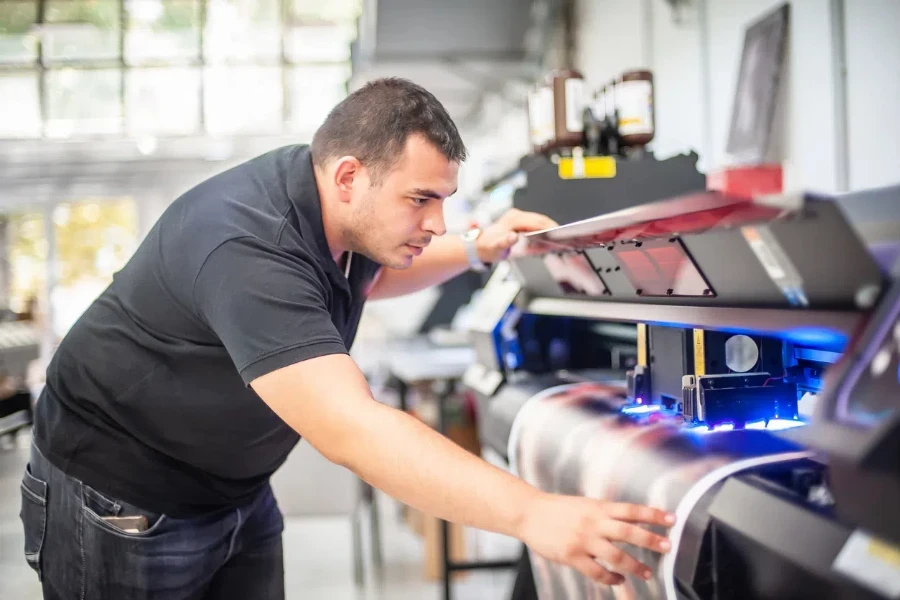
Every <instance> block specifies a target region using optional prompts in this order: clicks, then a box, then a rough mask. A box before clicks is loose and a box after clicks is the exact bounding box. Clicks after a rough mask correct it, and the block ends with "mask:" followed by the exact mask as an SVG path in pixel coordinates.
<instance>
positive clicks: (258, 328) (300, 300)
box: [193, 238, 347, 385]
mask: <svg viewBox="0 0 900 600" xmlns="http://www.w3.org/2000/svg"><path fill="white" fill-rule="evenodd" d="M313 261H314V259H313V258H312V257H311V256H308V257H302V256H300V257H298V256H296V255H294V254H288V253H287V252H284V251H283V250H281V249H280V248H278V247H275V246H271V245H268V244H265V243H264V242H261V241H259V240H256V239H253V238H241V239H235V240H230V241H227V242H225V243H223V244H222V245H220V246H219V247H218V248H216V249H215V250H214V251H213V252H212V253H211V254H210V255H209V257H208V258H207V259H206V261H205V262H204V264H203V266H202V267H201V268H200V271H199V273H198V274H197V278H196V280H195V281H194V289H193V294H194V303H195V309H196V310H197V313H198V315H199V316H200V318H201V319H202V320H203V321H204V322H205V323H206V324H207V325H208V326H209V327H210V328H211V329H212V330H213V332H214V333H215V334H216V335H217V336H218V337H219V339H220V340H221V342H222V344H223V345H224V346H225V349H226V350H227V352H228V354H229V355H230V356H231V359H232V360H233V361H234V364H235V366H236V367H237V370H238V372H239V373H240V375H241V378H242V379H243V380H244V383H245V384H247V385H249V384H250V382H251V381H253V380H254V379H256V378H257V377H260V376H261V375H265V374H266V373H269V372H271V371H275V370H277V369H280V368H282V367H286V366H288V365H291V364H294V363H296V362H300V361H303V360H308V359H310V358H315V357H318V356H324V355H327V354H347V349H346V347H345V345H344V342H343V340H342V339H341V336H340V335H339V333H338V331H337V328H336V327H335V326H334V324H333V323H332V321H331V314H330V312H329V310H328V303H327V301H326V297H327V296H326V292H325V287H324V285H323V283H322V280H321V277H322V275H320V274H319V273H320V272H321V271H317V269H318V266H317V265H314V262H313Z"/></svg>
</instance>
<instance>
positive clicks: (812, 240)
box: [464, 186, 900, 600]
mask: <svg viewBox="0 0 900 600" xmlns="http://www.w3.org/2000/svg"><path fill="white" fill-rule="evenodd" d="M475 310H476V318H475V319H474V320H473V340H474V343H475V348H476V354H477V356H478V361H477V363H476V364H474V365H472V367H471V368H470V369H469V372H468V373H467V374H466V377H465V378H464V383H465V385H466V386H467V387H468V388H469V389H471V390H472V391H473V392H474V393H475V395H476V396H477V398H478V408H479V427H480V430H481V436H482V442H483V445H484V446H485V447H488V448H491V449H492V450H493V451H494V453H495V454H496V455H499V457H500V458H502V459H503V460H506V461H507V462H508V464H509V468H510V470H511V471H513V472H514V473H515V474H517V475H518V476H520V477H522V478H523V479H525V480H526V481H528V482H529V483H531V484H533V485H535V486H537V487H539V488H541V489H543V490H546V491H550V492H559V493H566V494H578V495H586V496H589V497H596V498H602V499H606V500H613V501H628V502H639V503H646V504H651V505H655V506H659V507H661V508H665V509H668V510H672V511H674V512H675V513H676V514H677V516H678V521H677V523H676V525H675V526H674V527H673V528H672V529H671V530H670V531H669V532H668V534H669V536H670V539H671V540H672V543H673V550H672V551H671V552H670V553H668V554H666V555H665V556H662V557H660V556H657V555H653V554H651V553H649V552H645V551H642V550H638V549H634V548H631V549H630V550H631V551H633V552H634V554H635V556H636V557H637V558H638V559H639V560H642V561H644V562H646V563H647V564H650V565H651V566H653V567H655V569H654V570H655V573H656V577H655V578H654V579H652V580H650V581H649V582H644V581H642V580H638V579H636V578H628V579H626V582H625V583H624V584H623V585H621V586H616V587H614V588H608V587H604V586H601V585H596V584H593V583H592V582H590V581H589V580H587V579H585V578H584V577H582V576H580V575H579V574H578V573H577V572H576V571H574V570H572V569H567V568H563V567H560V566H558V565H556V564H553V563H550V562H548V561H545V560H543V559H542V558H541V557H539V556H537V555H535V554H533V553H532V554H531V567H532V571H533V575H534V583H535V586H536V588H537V594H538V596H539V597H540V598H541V600H547V599H556V598H617V599H620V598H666V599H668V600H676V599H688V600H697V599H703V600H705V599H713V598H716V599H743V598H754V599H755V598H779V599H781V598H804V599H805V598H810V599H813V598H815V599H825V598H841V599H845V598H846V599H856V598H860V599H862V598H866V599H869V598H873V599H874V598H900V186H898V187H893V188H886V189H881V190H874V191H868V192H860V193H852V194H847V195H843V196H840V197H823V196H818V195H813V194H783V195H777V196H767V197H761V198H738V197H729V196H725V195H723V194H720V193H715V192H698V193H692V194H688V195H685V196H681V197H676V198H673V199H669V200H664V201H660V202H656V203H652V204H645V205H641V206H636V207H632V208H628V209H625V210H621V211H618V212H614V213H611V214H607V215H601V216H598V217H595V218H590V219H587V220H583V221H579V222H576V223H572V224H569V225H564V226H561V227H558V228H554V229H552V230H547V231H543V232H537V233H534V234H529V235H527V236H524V239H523V240H522V242H521V244H520V245H519V246H518V247H517V248H516V249H515V250H514V252H513V254H512V255H511V257H510V260H509V261H508V263H504V264H503V265H500V266H499V267H498V269H497V270H496V271H495V272H494V274H493V276H492V277H491V279H490V280H489V281H488V283H487V285H486V286H485V288H484V289H483V290H482V292H481V297H480V298H479V301H478V303H477V305H476V307H475Z"/></svg>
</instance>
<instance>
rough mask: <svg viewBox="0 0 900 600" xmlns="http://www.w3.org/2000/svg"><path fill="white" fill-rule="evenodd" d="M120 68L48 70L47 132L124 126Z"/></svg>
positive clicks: (110, 129) (114, 130) (61, 134)
mask: <svg viewBox="0 0 900 600" xmlns="http://www.w3.org/2000/svg"><path fill="white" fill-rule="evenodd" d="M120 87H121V76H120V74H119V71H117V70H111V69H104V70H96V71H82V70H76V69H60V70H58V71H50V72H49V73H47V110H48V120H47V135H49V136H52V137H68V136H70V135H72V134H90V133H118V132H120V131H121V129H122V106H121V100H120Z"/></svg>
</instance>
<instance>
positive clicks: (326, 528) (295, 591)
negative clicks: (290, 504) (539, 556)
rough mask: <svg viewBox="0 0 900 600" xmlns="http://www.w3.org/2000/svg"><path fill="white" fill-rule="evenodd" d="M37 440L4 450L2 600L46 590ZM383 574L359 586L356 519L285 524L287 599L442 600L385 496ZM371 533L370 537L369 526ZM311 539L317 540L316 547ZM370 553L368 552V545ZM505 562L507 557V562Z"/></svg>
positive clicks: (7, 444) (476, 536) (476, 582)
mask: <svg viewBox="0 0 900 600" xmlns="http://www.w3.org/2000/svg"><path fill="white" fill-rule="evenodd" d="M29 444H30V437H29V436H28V435H27V433H24V432H23V433H20V434H19V436H18V437H17V438H16V439H15V440H10V439H5V440H3V441H2V444H0V598H4V599H5V598H9V599H15V600H39V599H40V598H41V590H40V586H39V585H38V581H37V578H36V577H35V575H34V573H33V571H31V569H29V568H28V566H27V565H26V564H25V559H24V557H23V556H22V530H21V525H20V522H19V517H18V512H19V504H20V499H19V482H20V478H21V473H22V469H23V468H24V464H25V461H26V460H27V449H28V445H29ZM379 508H380V511H379V513H380V514H381V528H382V543H383V548H384V563H385V568H384V572H383V573H382V574H381V575H380V576H376V575H375V574H374V572H373V569H372V568H371V562H370V561H371V557H370V556H368V553H367V555H366V560H367V564H366V567H367V569H366V580H367V582H366V585H365V587H364V588H362V589H360V588H357V586H355V585H354V583H353V567H352V559H351V556H352V552H351V549H352V543H351V529H350V523H349V520H347V519H343V518H302V519H300V518H290V519H286V530H285V534H284V548H285V572H286V574H287V575H286V589H287V597H288V598H297V599H300V598H302V599H303V600H319V599H321V600H350V599H352V600H375V599H379V600H380V599H385V600H387V599H390V600H413V599H415V600H432V599H433V600H439V599H440V598H441V596H442V594H441V589H440V586H439V584H438V583H436V582H430V581H426V580H425V579H424V578H423V576H422V561H423V547H422V546H423V544H422V541H421V540H420V539H419V538H418V537H417V536H416V535H415V534H414V533H412V532H411V531H410V530H409V529H408V528H407V527H405V526H404V525H403V524H402V522H401V521H400V519H399V518H398V507H397V504H396V503H395V502H394V501H392V500H391V499H390V498H387V497H384V496H380V497H379ZM364 530H366V531H368V528H367V527H364ZM309 540H315V548H314V547H313V544H311V543H310V542H309ZM364 541H365V547H366V548H369V547H370V546H369V544H368V539H366V540H364ZM469 546H470V548H471V549H472V551H473V552H477V553H479V555H480V556H483V557H484V558H504V557H509V556H510V550H512V554H513V555H514V554H515V545H511V544H510V541H509V540H507V539H505V538H503V539H498V536H491V535H489V534H485V533H482V532H469ZM504 555H505V556H504ZM512 582H513V574H512V572H508V571H498V572H492V573H488V572H485V573H468V574H466V575H465V578H464V579H463V580H461V581H458V582H455V583H454V591H453V598H454V600H475V599H478V600H487V599H495V598H496V599H502V600H505V599H506V598H509V595H510V590H511V589H512Z"/></svg>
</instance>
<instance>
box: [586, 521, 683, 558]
mask: <svg viewBox="0 0 900 600" xmlns="http://www.w3.org/2000/svg"><path fill="white" fill-rule="evenodd" d="M598 529H599V531H598V533H599V535H601V536H602V537H604V538H606V539H608V540H614V541H617V542H626V543H628V544H632V545H634V546H638V547H640V548H646V549H648V550H653V551H654V552H668V551H669V550H670V549H671V548H672V544H671V542H669V540H667V539H666V538H664V537H663V536H661V535H656V534H655V533H653V532H651V531H647V530H646V529H644V528H643V527H638V526H637V525H632V524H630V523H625V522H623V521H608V520H604V521H601V522H600V526H599V527H598Z"/></svg>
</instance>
